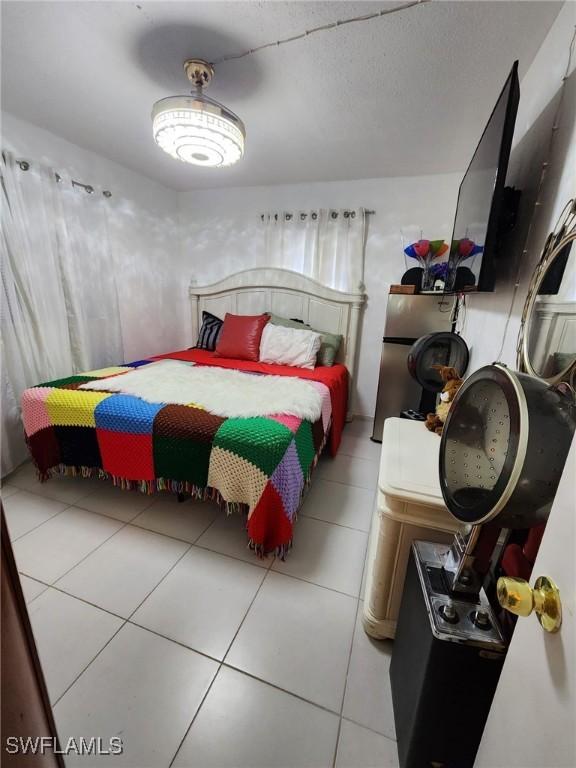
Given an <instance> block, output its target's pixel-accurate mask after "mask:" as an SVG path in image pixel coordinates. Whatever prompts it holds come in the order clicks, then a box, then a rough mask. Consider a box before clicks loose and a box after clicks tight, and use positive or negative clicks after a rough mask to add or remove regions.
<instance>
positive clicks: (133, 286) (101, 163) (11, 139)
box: [2, 113, 190, 363]
mask: <svg viewBox="0 0 576 768" xmlns="http://www.w3.org/2000/svg"><path fill="white" fill-rule="evenodd" d="M2 147H3V148H6V149H9V150H11V151H12V152H14V154H15V155H16V156H17V157H21V158H25V159H27V160H29V161H30V162H32V163H33V162H41V163H44V164H46V165H48V166H50V167H52V168H54V169H55V170H60V171H62V170H66V171H67V172H68V173H70V175H71V176H72V178H74V179H76V180H78V181H82V182H84V183H88V184H91V185H92V186H94V187H101V188H102V189H109V190H110V191H111V192H112V197H111V198H110V199H109V206H110V217H109V223H110V240H111V247H112V249H113V252H114V257H115V262H116V269H117V274H118V290H119V297H120V311H121V321H122V335H123V342H124V353H125V358H126V360H127V361H128V360H134V359H137V358H140V357H145V356H146V355H150V354H156V353H161V352H165V351H166V350H169V349H178V348H181V347H182V346H184V343H185V341H186V340H187V339H188V336H189V330H188V327H189V324H190V319H189V314H188V311H187V284H186V281H184V282H183V281H182V280H181V279H180V277H181V275H180V273H179V270H178V258H177V257H178V253H179V236H178V217H177V200H178V196H177V193H176V192H175V191H174V190H171V189H167V188H165V187H163V186H162V185H160V184H158V183H157V182H155V181H152V180H150V179H148V178H146V177H145V176H141V175H140V174H136V173H133V172H132V171H129V170H128V169H126V168H124V167H122V166H121V165H118V164H117V163H114V162H112V161H110V160H107V159H105V158H103V157H101V156H99V155H96V154H94V153H93V152H89V151H87V150H84V149H81V148H80V147H78V146H76V145H75V144H71V143H69V142H68V141H65V140H64V139H61V138H59V137H58V136H55V135H54V134H52V133H49V132H48V131H44V130H42V129H41V128H38V127H36V126H34V125H31V124H30V123H27V122H24V121H22V120H19V119H17V118H15V117H14V116H12V115H9V114H7V113H3V114H2ZM110 362H111V363H113V362H115V361H112V360H111V361H110ZM118 362H120V361H118Z"/></svg>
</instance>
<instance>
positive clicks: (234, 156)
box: [152, 59, 246, 168]
mask: <svg viewBox="0 0 576 768" xmlns="http://www.w3.org/2000/svg"><path fill="white" fill-rule="evenodd" d="M184 71H185V72H186V76H187V77H188V79H189V80H190V82H191V83H193V85H194V86H195V87H196V92H195V93H193V94H192V96H169V97H168V98H166V99H160V101H157V102H156V103H155V104H154V107H153V108H152V130H153V134H154V141H155V142H156V143H157V144H158V146H159V147H161V148H162V149H163V150H164V152H167V153H168V154H169V155H171V156H172V157H174V158H176V160H182V161H183V162H185V163H192V164H193V165H203V166H206V167H212V168H217V167H220V166H226V165H233V164H234V163H236V162H238V160H240V158H241V157H242V156H243V155H244V139H245V138H246V129H245V128H244V123H243V122H242V120H240V118H239V117H238V116H237V115H235V114H234V113H233V112H231V111H230V110H229V109H227V108H226V107H225V106H223V105H222V104H219V103H218V102H217V101H214V100H213V99H210V98H209V97H208V96H206V94H205V93H204V89H205V88H207V87H208V85H209V84H210V81H211V80H212V78H213V76H214V67H213V66H212V65H211V64H208V62H206V61H203V60H202V59H188V60H187V61H185V62H184Z"/></svg>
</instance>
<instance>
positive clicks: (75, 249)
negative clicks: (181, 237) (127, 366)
mask: <svg viewBox="0 0 576 768" xmlns="http://www.w3.org/2000/svg"><path fill="white" fill-rule="evenodd" d="M2 157H3V159H2V164H1V171H2V187H1V190H0V202H1V207H0V211H1V221H2V233H1V239H0V245H1V249H2V252H1V257H2V258H1V276H2V297H1V299H2V311H1V331H2V371H1V380H2V424H1V426H2V476H4V475H5V474H6V473H8V472H10V471H11V470H12V469H14V468H15V467H16V466H18V464H20V463H21V462H22V461H23V460H24V459H25V458H26V456H27V452H26V446H25V443H24V438H23V429H22V423H21V418H20V396H21V394H22V391H23V390H24V389H26V388H27V387H30V386H33V385H35V384H38V383H39V382H41V381H46V380H49V379H53V378H58V377H61V376H68V375H70V374H72V373H74V372H77V371H79V370H82V369H84V370H85V369H87V368H92V367H97V366H102V365H105V364H108V363H111V364H116V363H118V362H121V361H122V335H121V328H120V316H119V311H118V299H117V293H116V285H115V276H114V268H113V263H112V253H111V250H110V245H109V240H108V232H107V224H106V199H105V198H104V197H103V196H102V194H101V193H100V192H98V191H94V192H93V194H88V193H87V192H86V191H85V190H84V189H83V188H81V187H73V186H72V185H71V181H70V180H69V179H68V180H67V179H64V178H62V179H61V180H60V181H59V182H57V181H56V176H55V174H54V171H52V170H50V169H48V168H43V167H41V166H38V165H35V164H32V165H31V166H30V168H29V170H21V168H20V166H19V164H18V163H17V162H16V160H15V159H14V157H13V156H12V155H11V154H10V153H8V152H5V153H3V156H2Z"/></svg>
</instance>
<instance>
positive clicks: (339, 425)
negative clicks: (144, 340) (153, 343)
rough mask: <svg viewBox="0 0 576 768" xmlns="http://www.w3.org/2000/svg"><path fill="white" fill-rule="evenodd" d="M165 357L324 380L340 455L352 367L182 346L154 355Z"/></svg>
mask: <svg viewBox="0 0 576 768" xmlns="http://www.w3.org/2000/svg"><path fill="white" fill-rule="evenodd" d="M163 358H171V359H174V360H186V361H188V362H194V363H198V364H200V365H216V366H218V367H220V368H237V369H238V370H240V371H253V372H256V373H268V374H273V375H275V376H294V377H296V378H299V379H310V380H312V381H319V382H321V383H322V384H324V385H326V386H327V387H328V389H329V390H330V399H331V401H332V429H331V431H330V453H331V455H332V456H336V453H337V452H338V448H339V447H340V441H341V440H342V430H343V429H344V424H345V422H346V406H347V403H348V369H347V368H346V367H345V366H344V365H333V366H331V367H329V368H327V367H326V366H319V367H318V368H314V369H312V370H308V369H306V368H293V367H291V366H288V365H273V364H271V363H258V362H251V361H249V360H233V359H232V358H227V357H218V356H217V355H215V354H214V352H208V351H207V350H205V349H181V350H179V351H177V352H168V353H167V354H165V355H157V356H156V357H154V358H151V359H154V360H160V359H163Z"/></svg>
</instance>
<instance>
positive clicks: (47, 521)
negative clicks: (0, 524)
mask: <svg viewBox="0 0 576 768" xmlns="http://www.w3.org/2000/svg"><path fill="white" fill-rule="evenodd" d="M30 493H32V491H30ZM33 495H34V496H36V497H37V498H39V499H41V498H44V497H42V496H40V495H39V494H37V493H34V494H33ZM49 501H54V499H49ZM60 503H61V504H64V503H65V502H63V501H62V502H60ZM73 506H74V505H73V504H69V505H68V506H67V507H64V509H61V510H60V512H56V514H54V515H51V516H50V517H49V518H48V519H47V520H42V522H41V523H38V525H35V526H34V527H33V528H30V530H29V531H26V533H22V534H20V536H15V537H14V538H13V539H10V543H11V544H15V543H16V542H17V541H20V539H23V538H24V536H28V534H29V533H32V531H37V530H38V528H41V527H42V526H43V525H46V523H49V522H50V520H54V518H56V517H58V516H59V515H61V514H62V512H66V510H67V509H70V508H71V507H73ZM6 523H7V525H8V521H6ZM8 532H10V525H8Z"/></svg>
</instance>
